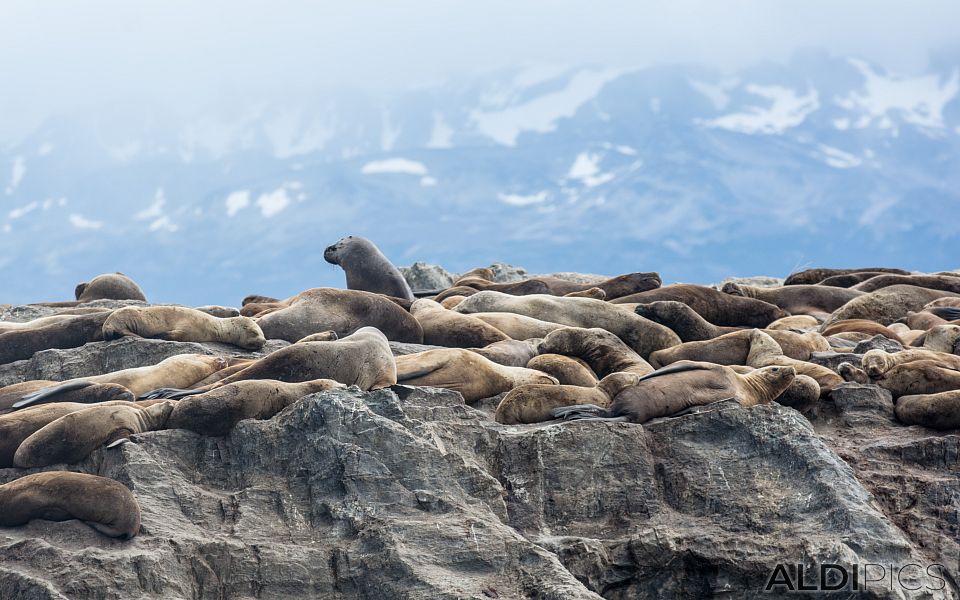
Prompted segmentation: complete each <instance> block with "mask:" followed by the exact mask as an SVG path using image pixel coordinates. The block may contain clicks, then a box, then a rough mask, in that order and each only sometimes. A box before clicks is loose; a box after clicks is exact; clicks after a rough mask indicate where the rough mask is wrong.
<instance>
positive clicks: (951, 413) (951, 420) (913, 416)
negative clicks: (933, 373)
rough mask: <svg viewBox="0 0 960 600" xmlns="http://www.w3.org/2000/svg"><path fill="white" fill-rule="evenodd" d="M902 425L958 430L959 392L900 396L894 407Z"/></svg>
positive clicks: (959, 418)
mask: <svg viewBox="0 0 960 600" xmlns="http://www.w3.org/2000/svg"><path fill="white" fill-rule="evenodd" d="M894 412H895V413H896V415H897V419H899V420H900V422H901V423H903V424H904V425H922V426H924V427H929V428H930V429H939V430H941V431H942V430H945V429H958V428H960V390H950V391H947V392H940V393H938V394H918V395H911V396H900V398H898V399H897V404H896V406H895V407H894Z"/></svg>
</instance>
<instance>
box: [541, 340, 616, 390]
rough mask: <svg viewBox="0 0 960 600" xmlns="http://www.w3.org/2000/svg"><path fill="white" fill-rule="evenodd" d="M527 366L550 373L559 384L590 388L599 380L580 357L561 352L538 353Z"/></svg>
mask: <svg viewBox="0 0 960 600" xmlns="http://www.w3.org/2000/svg"><path fill="white" fill-rule="evenodd" d="M611 335H612V334H611ZM617 341H620V338H617ZM620 343H621V344H622V343H623V342H620ZM631 352H632V350H631ZM527 368H528V369H536V370H537V371H542V372H544V373H546V374H547V375H550V376H551V377H553V378H554V379H556V380H557V381H559V382H560V385H576V386H579V387H591V388H592V387H596V385H597V383H598V382H599V381H600V380H599V379H598V378H597V375H596V373H594V372H593V369H591V368H590V365H588V364H587V363H586V361H584V360H583V359H582V358H577V357H574V356H564V355H563V354H539V355H537V356H534V357H533V358H531V359H530V360H529V361H528V362H527Z"/></svg>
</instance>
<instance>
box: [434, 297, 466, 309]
mask: <svg viewBox="0 0 960 600" xmlns="http://www.w3.org/2000/svg"><path fill="white" fill-rule="evenodd" d="M464 298H466V296H448V297H446V298H444V299H443V301H442V302H440V306H442V307H444V308H446V309H448V310H452V309H453V307H454V306H456V305H458V304H460V303H461V302H463V299H464ZM434 302H436V300H434Z"/></svg>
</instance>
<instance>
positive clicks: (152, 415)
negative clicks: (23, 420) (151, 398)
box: [13, 402, 174, 469]
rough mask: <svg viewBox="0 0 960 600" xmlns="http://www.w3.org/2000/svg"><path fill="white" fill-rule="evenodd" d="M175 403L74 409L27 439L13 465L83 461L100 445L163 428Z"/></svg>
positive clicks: (16, 454)
mask: <svg viewBox="0 0 960 600" xmlns="http://www.w3.org/2000/svg"><path fill="white" fill-rule="evenodd" d="M173 406H174V403H173V402H160V403H157V404H153V405H151V406H146V407H144V406H140V405H138V404H135V403H133V402H129V403H127V404H119V403H113V402H111V403H109V404H107V405H96V404H94V405H92V406H90V407H89V408H85V409H83V410H78V411H76V412H71V413H69V414H66V415H64V416H62V417H60V418H59V419H57V420H55V421H53V422H52V423H49V424H47V425H44V426H43V427H41V428H40V429H38V430H37V431H35V432H34V433H33V434H32V435H30V437H28V438H27V439H25V440H24V441H23V443H21V444H20V447H19V448H17V451H16V453H15V454H14V455H13V464H14V465H16V466H17V467H20V468H21V469H32V468H37V467H47V466H50V465H55V464H60V463H67V464H71V463H76V462H80V461H81V460H83V459H84V458H86V457H87V456H89V455H90V453H91V452H93V451H94V450H96V449H97V448H98V447H99V446H102V445H105V444H107V445H109V444H111V443H113V442H116V441H117V440H121V439H124V438H128V437H130V436H131V435H133V434H135V433H143V432H145V431H156V430H157V429H163V427H164V425H165V424H166V422H167V419H168V418H169V417H170V413H171V412H172V411H173Z"/></svg>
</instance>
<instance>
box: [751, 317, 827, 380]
mask: <svg viewBox="0 0 960 600" xmlns="http://www.w3.org/2000/svg"><path fill="white" fill-rule="evenodd" d="M747 365H749V366H751V367H754V368H756V369H761V368H763V367H770V366H774V365H776V366H781V367H793V369H794V370H795V371H796V372H797V375H806V376H807V377H811V378H813V379H814V380H815V381H816V382H817V386H818V387H819V391H820V394H821V395H823V396H827V395H829V394H830V392H832V391H833V388H834V387H836V386H838V385H840V384H841V383H843V378H842V377H840V375H838V374H837V373H835V372H834V371H833V370H832V369H828V368H827V367H824V366H821V365H817V364H814V363H811V362H807V361H806V360H797V359H795V358H790V357H788V356H784V353H783V349H782V348H780V344H778V343H777V342H776V340H774V339H773V337H771V336H770V334H769V332H765V331H763V330H761V329H754V330H753V331H751V332H750V352H749V353H748V354H747Z"/></svg>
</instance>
